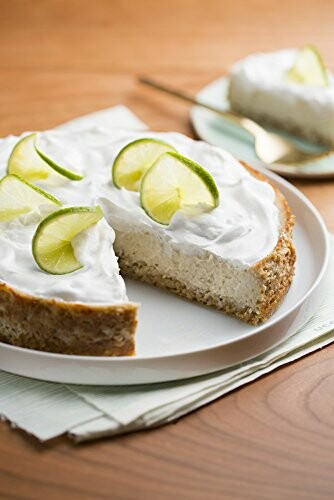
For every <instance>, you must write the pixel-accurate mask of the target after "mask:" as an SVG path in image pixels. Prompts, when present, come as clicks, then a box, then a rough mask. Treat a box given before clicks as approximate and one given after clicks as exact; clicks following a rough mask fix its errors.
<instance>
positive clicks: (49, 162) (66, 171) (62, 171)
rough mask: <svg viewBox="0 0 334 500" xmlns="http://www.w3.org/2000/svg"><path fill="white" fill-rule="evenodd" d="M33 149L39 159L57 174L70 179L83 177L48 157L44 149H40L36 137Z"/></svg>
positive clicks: (75, 179) (79, 179)
mask: <svg viewBox="0 0 334 500" xmlns="http://www.w3.org/2000/svg"><path fill="white" fill-rule="evenodd" d="M35 150H36V153H37V154H38V156H39V157H40V159H41V160H42V161H44V162H45V163H46V164H47V165H48V166H49V167H51V169H53V170H54V171H56V172H58V174H60V175H62V176H64V177H67V178H68V179H70V180H71V181H81V180H82V179H83V175H81V174H78V173H76V172H73V170H70V169H69V168H67V167H63V166H61V165H60V163H59V162H58V161H56V160H55V159H53V158H50V156H49V155H48V154H47V153H46V152H45V151H44V149H43V148H42V149H41V146H40V144H39V142H38V138H37V140H35Z"/></svg>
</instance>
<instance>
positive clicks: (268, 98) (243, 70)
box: [230, 49, 334, 141]
mask: <svg viewBox="0 0 334 500" xmlns="http://www.w3.org/2000/svg"><path fill="white" fill-rule="evenodd" d="M297 55H298V49H285V50H279V51H276V52H268V53H256V54H252V55H250V56H248V57H246V58H245V59H242V60H241V61H239V62H237V63H236V64H234V65H233V66H232V68H231V71H230V79H231V84H232V85H233V89H232V91H233V99H234V100H235V101H237V102H238V103H239V105H240V107H242V109H245V110H246V109H247V110H249V111H251V112H254V113H256V114H257V115H262V114H263V115H265V116H267V115H268V116H272V117H273V118H275V119H276V120H282V121H284V120H288V123H293V124H294V125H295V126H296V127H298V128H299V127H310V128H311V129H312V128H316V130H317V134H318V135H320V136H322V135H323V136H324V137H325V138H327V140H330V141H331V140H334V75H333V74H332V73H331V72H330V71H328V70H327V74H328V81H329V86H328V87H321V86H315V85H305V84H299V83H294V82H290V81H287V80H286V79H285V75H286V73H287V71H288V70H289V69H290V68H291V67H292V66H293V64H294V62H295V60H296V57H297Z"/></svg>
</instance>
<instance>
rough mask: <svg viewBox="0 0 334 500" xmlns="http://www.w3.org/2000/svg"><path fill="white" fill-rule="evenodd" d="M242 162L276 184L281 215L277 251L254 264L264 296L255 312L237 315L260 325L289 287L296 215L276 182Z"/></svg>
mask: <svg viewBox="0 0 334 500" xmlns="http://www.w3.org/2000/svg"><path fill="white" fill-rule="evenodd" d="M241 163H242V165H243V166H244V167H245V168H247V170H248V171H249V172H251V174H252V175H254V176H255V177H257V178H258V179H260V180H262V181H265V182H267V183H268V184H270V185H271V186H272V187H273V189H274V191H275V194H276V203H277V205H278V207H279V209H280V214H281V225H280V231H279V237H278V241H277V244H276V246H275V248H274V250H273V251H272V252H271V253H270V254H269V255H268V256H267V257H265V258H264V259H263V260H261V261H260V262H257V263H256V264H255V265H254V266H253V270H254V272H255V273H256V274H257V275H258V277H259V279H260V282H261V295H260V297H259V300H258V302H257V305H256V308H255V309H254V311H252V312H250V311H249V312H244V313H243V314H242V316H243V317H241V316H240V314H238V315H237V316H238V317H239V318H240V319H243V320H244V321H247V322H248V323H252V324H257V323H262V322H263V321H266V320H267V319H268V318H269V317H270V316H271V315H272V314H273V313H274V312H275V310H276V309H277V307H278V306H279V304H280V302H281V301H282V299H283V297H284V296H285V295H286V293H287V292H288V290H289V288H290V285H291V282H292V279H293V276H294V266H295V262H296V251H295V247H294V245H293V242H292V228H293V226H294V216H293V215H292V213H291V210H290V207H289V205H288V202H287V201H286V199H285V197H284V196H283V194H282V193H281V192H280V191H279V190H278V189H277V187H276V186H275V184H273V183H272V182H271V181H270V180H269V179H267V178H266V177H265V175H263V174H261V173H260V172H258V171H257V170H254V169H253V168H251V167H250V166H249V165H247V164H246V163H245V162H241Z"/></svg>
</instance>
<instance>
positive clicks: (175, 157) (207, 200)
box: [140, 153, 219, 224]
mask: <svg viewBox="0 0 334 500" xmlns="http://www.w3.org/2000/svg"><path fill="white" fill-rule="evenodd" d="M140 201H141V205H142V207H143V209H144V210H145V212H146V213H147V215H148V216H149V217H151V219H153V220H155V221H156V222H159V223H160V224H169V222H170V220H171V218H172V217H173V215H174V214H175V212H176V211H177V210H182V211H184V212H186V213H188V214H189V215H196V214H199V213H203V212H207V211H209V210H212V209H213V208H215V207H217V206H218V203H219V192H218V189H217V186H216V184H215V181H214V180H213V177H212V176H211V175H210V174H209V172H207V171H206V170H205V169H204V168H203V167H201V166H200V165H198V164H197V163H195V162H193V161H192V160H189V159H188V158H185V157H184V156H181V155H179V154H178V153H165V154H163V155H162V156H160V157H159V158H158V160H157V161H156V162H155V163H154V164H153V165H152V167H151V168H150V169H149V170H148V171H147V172H146V174H145V176H144V178H143V180H142V183H141V189H140Z"/></svg>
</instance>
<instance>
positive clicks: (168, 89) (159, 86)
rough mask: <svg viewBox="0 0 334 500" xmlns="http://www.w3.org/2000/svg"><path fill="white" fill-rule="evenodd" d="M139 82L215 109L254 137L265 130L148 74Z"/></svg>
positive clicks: (250, 121) (214, 110) (251, 121)
mask: <svg viewBox="0 0 334 500" xmlns="http://www.w3.org/2000/svg"><path fill="white" fill-rule="evenodd" d="M139 82H140V83H143V84H144V85H148V86H149V87H152V88H154V89H156V90H160V91H161V92H165V93H166V94H169V95H173V96H174V97H178V98H179V99H182V100H183V101H186V102H189V103H191V104H194V105H195V106H200V107H201V108H205V109H208V110H209V111H213V112H214V113H216V114H218V115H219V116H221V117H222V118H224V119H225V120H227V121H229V122H232V123H234V124H235V125H239V127H242V128H244V129H245V130H247V131H248V132H249V133H250V134H251V135H253V136H254V137H255V135H256V133H257V132H264V129H263V128H262V127H261V126H260V125H258V124H257V123H255V122H253V120H250V119H248V118H245V117H243V116H240V115H238V114H236V113H232V112H227V111H223V110H221V109H219V108H216V107H215V106H212V105H211V104H206V103H205V102H201V101H198V100H197V99H196V98H195V97H193V96H191V95H189V94H187V93H185V92H182V91H180V90H176V89H174V88H171V87H168V86H167V85H162V84H160V83H158V82H156V81H155V80H152V79H151V78H148V77H146V76H141V77H139Z"/></svg>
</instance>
